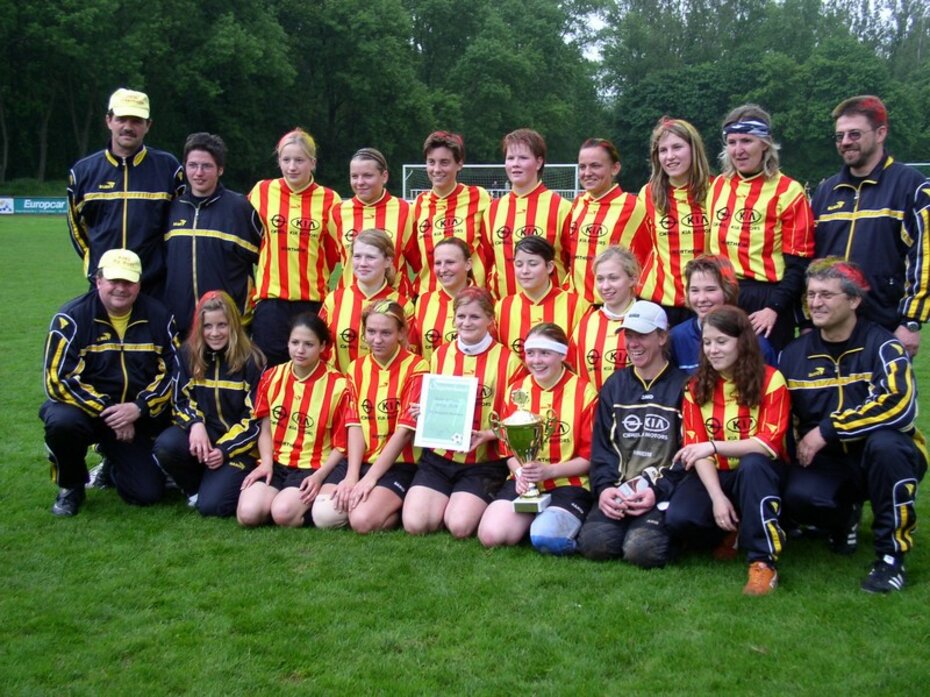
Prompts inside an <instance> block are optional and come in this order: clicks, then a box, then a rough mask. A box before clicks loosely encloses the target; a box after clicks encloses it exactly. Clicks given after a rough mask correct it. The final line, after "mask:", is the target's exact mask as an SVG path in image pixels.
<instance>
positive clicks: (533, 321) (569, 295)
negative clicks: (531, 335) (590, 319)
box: [495, 282, 590, 358]
mask: <svg viewBox="0 0 930 697" xmlns="http://www.w3.org/2000/svg"><path fill="white" fill-rule="evenodd" d="M589 307H590V305H589V304H588V303H587V302H586V301H585V300H584V299H583V298H582V297H581V296H579V295H578V294H577V293H573V292H571V291H567V290H562V289H561V288H558V287H556V286H554V285H552V283H551V282H550V283H549V290H548V291H547V292H546V294H545V295H544V296H543V297H542V298H541V299H540V300H539V301H536V302H534V301H533V300H531V299H530V298H529V297H528V296H527V295H526V294H525V293H524V292H523V291H520V292H519V293H517V294H515V295H508V296H507V297H506V298H501V299H500V300H498V301H497V304H496V305H495V314H496V316H497V332H498V334H497V335H498V337H499V338H500V342H501V343H502V344H504V345H505V346H507V347H508V348H509V349H510V350H511V351H513V352H514V353H515V354H517V355H518V356H519V357H520V358H523V339H525V338H526V334H527V332H529V330H530V329H532V328H533V327H535V326H536V325H537V324H539V323H540V322H553V323H554V324H557V325H559V326H560V327H562V329H564V330H565V333H566V334H567V335H568V336H571V334H572V332H573V331H574V330H575V325H576V324H578V321H579V320H580V319H581V317H582V315H584V313H585V312H587V311H588V308H589Z"/></svg>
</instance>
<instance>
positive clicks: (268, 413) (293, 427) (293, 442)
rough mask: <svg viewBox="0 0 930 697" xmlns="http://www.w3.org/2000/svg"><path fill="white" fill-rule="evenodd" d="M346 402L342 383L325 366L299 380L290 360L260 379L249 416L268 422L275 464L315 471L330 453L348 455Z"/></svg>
mask: <svg viewBox="0 0 930 697" xmlns="http://www.w3.org/2000/svg"><path fill="white" fill-rule="evenodd" d="M347 401H348V399H347V393H346V380H345V378H344V377H343V376H342V375H340V374H339V373H337V372H336V371H335V370H333V369H332V368H330V367H329V366H327V365H326V364H325V363H323V361H320V362H319V363H318V364H317V366H316V368H314V369H313V371H312V372H311V373H310V375H308V376H307V377H305V378H304V379H302V380H301V379H299V378H298V377H297V376H296V375H294V370H293V364H292V363H291V361H288V362H287V363H282V364H281V365H276V366H274V367H273V368H269V369H268V370H266V371H265V374H264V375H262V379H261V380H260V381H259V383H258V390H257V392H256V395H255V408H254V410H253V414H254V416H255V418H256V419H264V418H267V419H269V420H270V421H271V435H272V439H273V444H274V445H273V448H274V449H273V452H274V461H275V462H277V463H279V464H282V465H285V466H287V467H294V468H300V469H319V468H320V467H322V465H323V463H324V462H326V458H327V457H329V454H330V452H331V451H332V449H333V448H336V449H338V450H341V451H343V452H345V450H346V440H347V439H346V426H345V409H346V403H347Z"/></svg>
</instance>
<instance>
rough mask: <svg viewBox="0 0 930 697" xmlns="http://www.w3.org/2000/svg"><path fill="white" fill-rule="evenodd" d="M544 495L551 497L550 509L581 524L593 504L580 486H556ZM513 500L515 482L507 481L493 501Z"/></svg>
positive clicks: (587, 493)
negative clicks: (562, 513)
mask: <svg viewBox="0 0 930 697" xmlns="http://www.w3.org/2000/svg"><path fill="white" fill-rule="evenodd" d="M544 493H546V494H551V495H552V500H551V501H550V502H549V506H550V507H552V506H555V507H556V508H562V509H564V510H566V511H568V512H569V513H571V514H572V515H573V516H575V517H576V518H577V519H578V520H580V521H581V522H582V523H583V522H584V519H585V518H586V517H587V516H588V511H590V510H591V505H592V504H593V503H594V496H592V495H591V492H590V491H588V490H587V489H582V488H581V487H580V486H557V487H556V488H555V489H550V490H549V491H546V492H544ZM515 498H517V480H516V479H508V480H507V481H506V482H505V483H504V486H502V487H501V489H500V491H498V492H497V497H496V498H495V499H494V500H495V501H513V500H514V499H515Z"/></svg>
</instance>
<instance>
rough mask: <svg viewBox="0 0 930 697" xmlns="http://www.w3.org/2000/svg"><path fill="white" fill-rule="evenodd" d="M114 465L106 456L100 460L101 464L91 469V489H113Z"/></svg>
mask: <svg viewBox="0 0 930 697" xmlns="http://www.w3.org/2000/svg"><path fill="white" fill-rule="evenodd" d="M113 486H114V485H113V466H112V465H111V464H110V461H109V460H107V459H106V458H103V460H101V461H100V464H99V465H97V466H96V467H94V468H93V469H92V470H91V471H90V487H91V489H112V488H113Z"/></svg>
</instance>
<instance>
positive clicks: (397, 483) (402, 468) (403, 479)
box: [325, 458, 417, 499]
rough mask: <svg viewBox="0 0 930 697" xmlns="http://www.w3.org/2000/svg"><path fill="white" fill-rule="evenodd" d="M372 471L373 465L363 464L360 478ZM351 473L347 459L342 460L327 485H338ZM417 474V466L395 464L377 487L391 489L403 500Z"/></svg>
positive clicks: (331, 473)
mask: <svg viewBox="0 0 930 697" xmlns="http://www.w3.org/2000/svg"><path fill="white" fill-rule="evenodd" d="M370 469H371V464H370V463H368V462H363V463H362V467H361V469H360V470H359V473H358V476H359V478H361V477H364V476H365V475H366V474H368V470H370ZM348 471H349V461H348V460H347V459H346V458H342V460H340V461H339V464H338V465H336V466H335V467H334V468H333V471H332V472H330V473H329V476H328V477H327V478H326V482H325V483H326V484H338V483H339V482H341V481H342V480H343V479H345V478H346V473H347V472H348ZM416 473H417V466H416V465H414V464H411V463H409V462H395V463H394V464H393V465H391V466H390V467H389V468H388V471H387V472H385V473H384V474H382V475H381V476H380V477H379V478H378V481H377V483H375V486H383V487H384V488H385V489H390V490H391V491H392V492H394V493H395V494H397V495H398V496H399V497H400V498H401V499H403V498H404V496H406V495H407V489H409V488H410V482H412V481H413V476H414V475H415V474H416Z"/></svg>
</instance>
